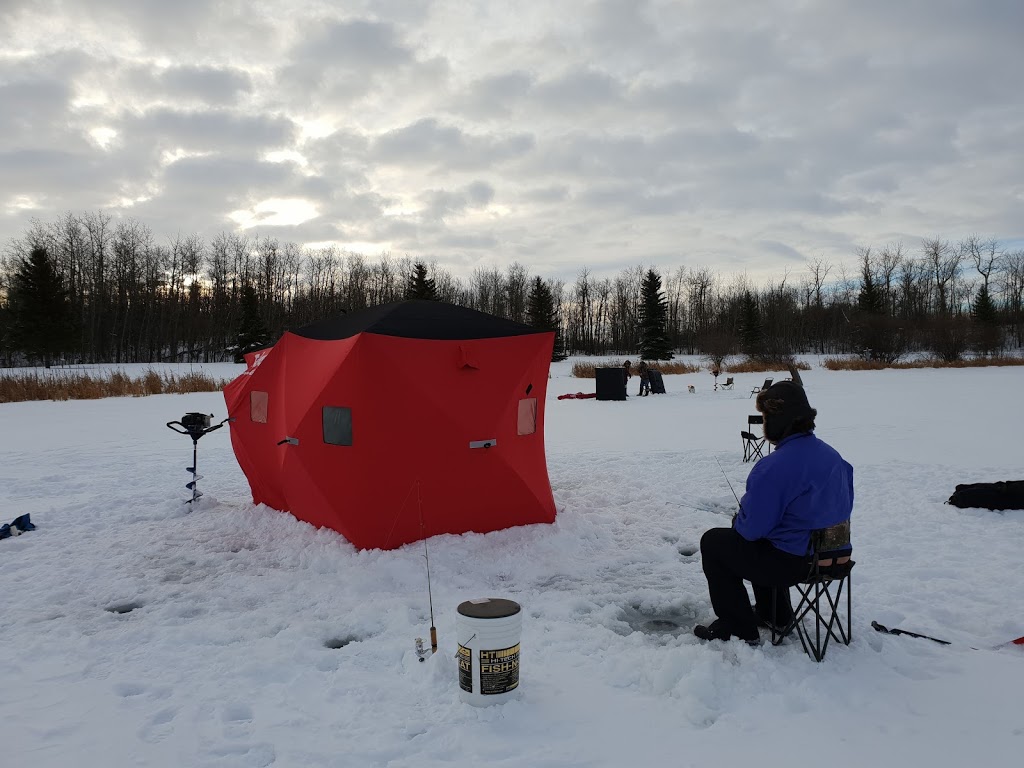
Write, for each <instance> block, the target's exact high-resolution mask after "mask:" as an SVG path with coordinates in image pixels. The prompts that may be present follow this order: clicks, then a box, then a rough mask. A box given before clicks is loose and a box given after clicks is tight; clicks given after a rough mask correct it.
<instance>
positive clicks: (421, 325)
mask: <svg viewBox="0 0 1024 768" xmlns="http://www.w3.org/2000/svg"><path fill="white" fill-rule="evenodd" d="M292 333H294V334H295V335H297V336H304V337H305V338H307V339H319V340H321V341H329V340H332V339H347V338H349V337H351V336H355V335H356V334H358V333H376V334H378V335H380V336H403V337H405V338H408V339H449V340H451V339H493V338H500V337H503V336H524V335H526V334H529V333H543V331H540V330H538V329H536V328H533V327H531V326H529V325H523V324H522V323H516V322H513V321H512V320H505V319H504V318H501V317H495V316H494V315H488V314H487V313H485V312H478V311H477V310H475V309H468V308H466V307H459V306H456V305H455V304H445V303H443V302H440V301H420V300H411V301H399V302H395V303H394V304H383V305H381V306H379V307H370V308H368V309H363V310H360V311H358V312H352V313H350V314H347V315H338V316H337V317H331V318H328V319H327V320H321V321H320V322H317V323H311V324H310V325H307V326H304V327H302V328H298V329H297V330H294V331H292Z"/></svg>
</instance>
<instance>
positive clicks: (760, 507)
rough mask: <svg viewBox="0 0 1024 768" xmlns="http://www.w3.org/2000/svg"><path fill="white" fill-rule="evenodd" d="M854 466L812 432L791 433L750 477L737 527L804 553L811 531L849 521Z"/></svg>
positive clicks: (745, 535) (785, 549) (779, 546)
mask: <svg viewBox="0 0 1024 768" xmlns="http://www.w3.org/2000/svg"><path fill="white" fill-rule="evenodd" d="M852 511H853V467H852V466H850V465H849V464H848V463H847V462H846V461H844V460H843V457H842V456H840V455H839V452H838V451H836V449H835V448H833V447H832V446H830V445H828V444H827V443H825V442H822V441H821V440H819V439H818V438H817V437H815V436H814V434H813V433H808V432H804V433H800V434H796V435H790V436H789V437H787V438H784V439H783V440H781V441H780V442H779V444H778V446H776V448H775V450H774V451H772V452H771V453H769V454H768V455H767V456H765V457H764V458H763V459H761V460H760V461H758V462H757V463H756V464H755V465H754V468H753V469H752V470H751V471H750V474H749V475H748V476H747V492H746V493H744V494H743V499H742V500H741V501H740V510H739V513H738V514H737V515H736V520H735V523H734V525H735V528H736V531H737V533H739V534H740V535H741V536H742V537H743V538H745V539H747V540H748V541H757V540H758V539H768V541H770V542H771V543H772V544H773V545H775V547H776V548H777V549H781V550H782V551H783V552H789V553H790V554H793V555H806V554H807V547H808V543H809V542H810V537H811V536H810V535H811V531H814V530H817V529H818V528H828V527H829V526H831V525H835V524H836V523H841V522H843V521H844V520H849V519H850V513H851V512H852Z"/></svg>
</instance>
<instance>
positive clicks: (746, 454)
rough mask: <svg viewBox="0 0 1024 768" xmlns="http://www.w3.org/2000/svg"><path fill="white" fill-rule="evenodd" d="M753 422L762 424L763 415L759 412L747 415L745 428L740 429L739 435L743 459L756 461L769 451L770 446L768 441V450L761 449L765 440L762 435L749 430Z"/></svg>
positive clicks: (770, 449)
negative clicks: (741, 440) (741, 442)
mask: <svg viewBox="0 0 1024 768" xmlns="http://www.w3.org/2000/svg"><path fill="white" fill-rule="evenodd" d="M755 424H764V416H761V415H760V414H753V415H750V416H747V429H746V430H740V437H741V438H743V461H744V462H747V461H757V460H758V459H763V458H764V454H765V453H771V451H772V446H771V443H768V450H767V451H763V449H764V446H765V443H766V442H767V440H766V439H765V437H764V436H759V435H756V434H754V433H753V432H751V431H750V427H752V426H753V425H755Z"/></svg>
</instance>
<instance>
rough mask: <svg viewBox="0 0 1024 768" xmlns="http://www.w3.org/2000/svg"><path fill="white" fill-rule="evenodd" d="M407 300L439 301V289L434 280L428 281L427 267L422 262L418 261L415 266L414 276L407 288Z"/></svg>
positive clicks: (410, 278)
mask: <svg viewBox="0 0 1024 768" xmlns="http://www.w3.org/2000/svg"><path fill="white" fill-rule="evenodd" d="M405 298H407V299H425V300H427V301H437V288H436V287H435V286H434V281H433V280H429V279H427V265H426V264H424V263H423V262H422V261H417V262H416V263H415V264H414V265H413V269H412V274H411V275H410V276H409V282H408V284H407V285H406V287H405Z"/></svg>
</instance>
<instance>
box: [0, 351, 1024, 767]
mask: <svg viewBox="0 0 1024 768" xmlns="http://www.w3.org/2000/svg"><path fill="white" fill-rule="evenodd" d="M808 360H809V361H810V362H811V363H812V365H813V368H812V370H811V371H807V372H804V374H803V378H804V382H805V384H806V386H807V389H808V393H809V397H810V400H811V404H812V405H813V406H814V407H816V408H817V409H818V411H819V416H818V435H819V436H820V437H822V438H823V439H824V440H826V441H827V442H829V443H831V444H832V445H834V446H835V447H836V448H837V449H838V450H839V451H840V452H841V453H842V454H843V455H844V457H845V458H846V459H847V460H849V461H850V462H851V463H852V464H853V466H854V469H855V485H856V494H857V497H856V503H855V507H854V518H853V536H854V556H855V559H856V560H857V567H856V568H855V569H854V572H853V590H854V591H853V601H854V628H853V632H854V639H853V644H852V645H851V646H850V647H848V648H847V647H843V646H835V645H833V646H831V647H830V648H829V652H828V656H827V657H826V659H825V661H824V663H822V664H815V663H814V662H813V661H811V660H810V659H809V658H808V657H807V656H805V655H804V653H803V651H802V650H801V648H800V644H799V641H797V640H796V639H795V638H793V639H792V640H790V641H787V642H786V643H785V644H783V645H782V646H780V647H771V646H770V645H768V646H762V647H760V648H750V647H748V646H746V645H745V644H741V643H737V642H733V643H712V644H704V643H700V642H698V641H697V640H696V639H695V638H694V637H693V636H692V634H691V633H690V630H691V628H692V626H693V624H694V623H696V622H697V621H703V620H706V619H709V618H711V611H710V604H709V601H708V597H707V587H706V583H705V581H704V576H703V573H702V571H701V567H700V558H699V554H697V546H698V542H699V540H700V536H701V534H702V533H703V531H704V530H706V529H707V528H709V527H714V526H722V525H728V523H729V518H728V517H727V516H726V515H725V514H721V513H716V512H713V511H709V510H723V509H727V510H731V509H732V508H733V507H734V505H735V502H734V500H733V498H732V493H731V492H730V490H729V487H728V485H727V484H726V480H725V478H724V477H723V474H722V472H721V471H720V470H719V465H718V463H717V462H716V459H717V460H718V462H721V466H722V468H723V469H724V471H725V473H726V475H727V476H728V478H729V480H730V481H731V482H732V484H733V486H734V487H735V488H736V490H737V492H738V493H742V486H743V482H744V478H745V476H746V473H747V471H748V470H749V468H750V465H748V464H743V463H742V461H741V458H742V449H741V443H740V437H739V431H740V430H741V429H745V428H746V417H747V415H748V414H750V413H753V412H754V409H753V400H752V399H750V398H749V394H750V390H751V388H752V387H753V386H755V385H757V384H760V383H761V381H762V380H763V379H764V376H763V375H761V374H740V375H737V376H736V377H735V378H736V388H735V390H734V391H731V392H724V391H719V392H714V391H712V383H713V380H712V378H711V376H710V375H709V374H707V373H706V372H702V373H699V374H691V375H685V376H667V377H666V379H665V382H666V387H667V389H668V393H667V394H665V395H658V396H651V397H646V398H642V399H640V398H636V397H632V396H631V397H630V398H629V400H628V401H626V402H614V403H605V402H597V401H595V400H561V401H559V400H557V399H556V397H557V396H558V395H559V394H564V393H569V392H577V391H590V392H592V391H593V388H594V382H593V380H578V379H573V378H571V377H570V376H569V370H570V362H571V361H566V362H564V363H558V364H555V365H553V366H552V378H551V380H550V381H549V388H548V402H547V408H548V410H547V425H546V441H547V456H548V467H549V473H550V477H551V483H552V487H553V490H554V496H555V501H556V503H557V506H558V509H559V514H558V519H557V521H556V522H555V524H554V525H538V526H530V527H523V528H516V529H511V530H506V531H499V532H496V533H491V534H487V535H465V536H440V537H435V538H432V539H431V540H430V541H429V546H430V565H431V575H432V586H433V602H434V612H435V619H436V625H437V628H438V634H439V639H440V646H441V651H442V652H441V653H438V654H437V655H435V656H433V657H431V658H430V659H428V660H427V662H426V663H423V664H419V663H417V659H416V656H415V653H414V651H413V640H414V638H415V637H417V636H426V635H427V633H428V627H429V617H428V603H427V584H426V576H425V569H424V558H423V545H422V543H420V544H415V545H410V546H408V547H405V548H402V549H399V550H396V551H390V552H383V551H363V552H359V551H356V550H355V549H354V548H353V547H352V546H351V545H349V544H348V543H347V542H346V541H345V540H344V539H342V538H341V537H340V536H338V535H336V534H334V533H333V532H330V531H326V530H314V529H313V528H312V527H310V526H308V525H306V524H304V523H300V522H297V521H296V520H295V519H293V518H292V517H290V516H289V515H286V514H281V513H279V512H275V511H273V510H270V509H267V508H264V507H254V506H253V505H252V503H251V496H249V490H248V485H247V483H246V481H245V478H244V476H243V475H242V473H241V471H240V470H239V468H238V465H237V463H236V462H235V459H234V455H233V454H232V452H231V447H230V442H229V436H228V431H227V428H225V429H223V430H220V431H218V432H214V433H212V434H210V435H208V436H206V437H204V438H203V439H202V440H201V441H200V443H199V468H200V472H201V473H202V474H203V475H205V479H204V480H202V481H201V482H200V488H201V489H202V490H204V491H205V493H206V496H205V497H204V498H203V499H202V502H201V504H200V505H199V506H198V508H196V509H194V510H192V509H191V507H190V506H187V505H183V504H182V500H183V499H184V498H187V496H188V494H189V492H188V491H187V490H186V489H185V487H184V484H185V483H186V482H187V480H188V479H189V476H188V475H187V474H186V472H185V471H184V468H185V466H186V465H188V464H190V463H191V458H192V443H191V440H189V439H188V438H187V437H184V436H181V435H177V434H175V433H173V432H172V431H171V430H169V429H167V428H166V427H165V426H164V424H165V422H168V421H171V420H175V419H178V418H180V417H181V416H182V415H183V414H184V413H185V412H187V411H205V412H207V413H213V414H214V416H215V418H216V419H218V420H219V419H222V418H224V416H225V415H226V414H225V406H224V401H223V399H222V397H221V395H220V394H219V393H208V394H195V395H162V396H156V397H148V398H127V399H109V400H101V401H90V402H85V401H76V402H43V403H15V404H6V405H0V435H2V438H3V439H2V442H0V485H2V487H3V488H4V490H5V496H6V503H5V504H4V509H5V510H6V512H5V513H0V523H3V522H9V521H10V520H11V519H13V518H14V517H16V516H18V515H20V514H22V513H26V512H28V513H31V515H32V520H33V522H34V523H36V524H37V526H38V530H36V531H32V532H30V533H27V534H25V535H23V536H21V537H18V538H10V539H6V540H3V541H0V595H2V598H0V605H2V612H3V613H2V622H0V649H2V652H3V657H4V664H3V672H2V678H0V722H2V723H3V732H4V737H3V746H2V747H0V766H3V768H69V767H72V766H74V767H82V768H91V767H92V766H97V767H100V766H102V767H103V768H120V767H121V766H154V767H161V768H162V767H167V768H172V767H173V768H182V767H184V766H188V767H190V768H191V767H193V766H196V767H200V766H201V767H206V766H210V767H221V766H223V767H224V768H228V767H229V766H231V767H233V766H282V767H283V766H295V767H296V768H299V767H303V768H307V767H308V768H316V767H319V766H345V767H349V766H352V767H355V768H359V767H361V766H393V767H395V768H398V767H399V766H402V767H408V768H427V767H428V766H442V765H443V766H450V767H452V768H478V766H485V765H486V766H529V767H531V768H548V767H550V768H570V767H577V766H579V767H580V768H582V767H584V766H610V767H611V766H614V768H622V767H623V766H657V765H664V766H691V765H692V766H707V765H714V766H748V765H761V766H765V765H767V766H782V765H793V764H795V763H796V762H800V763H809V764H812V765H828V766H859V767H863V766H908V765H927V766H930V768H936V767H938V766H968V765H986V766H1011V765H1020V764H1021V763H1022V761H1024V706H1022V704H1021V691H1024V651H1022V650H1020V649H1016V648H1010V649H1006V650H1000V651H993V650H984V648H985V647H987V646H993V645H996V644H999V643H1001V642H1003V641H1006V640H1009V639H1012V638H1016V637H1018V636H1020V635H1024V566H1022V565H1021V561H1022V551H1024V512H1006V513H998V512H989V511H983V510H958V509H956V508H954V507H950V506H947V505H944V504H943V502H944V501H945V500H946V499H947V498H948V497H949V495H950V494H951V493H952V491H953V489H954V486H955V485H956V484H957V483H960V482H978V481H994V480H1009V479H1024V460H1022V456H1024V438H1022V436H1024V419H1022V417H1021V406H1020V403H1021V393H1022V392H1024V369H1020V368H978V369H962V370H952V369H950V370H931V369H925V370H906V371H882V372H829V371H826V370H824V369H822V368H820V367H818V365H817V361H816V359H815V358H808ZM197 367H198V366H197ZM144 368H145V366H138V367H137V368H135V369H134V370H132V372H134V373H138V372H139V371H141V370H143V369H144ZM188 368H189V367H188V366H180V367H177V369H176V370H182V369H185V370H188ZM203 368H204V369H205V370H207V371H208V372H210V373H212V374H213V375H216V376H223V377H225V378H227V377H233V376H234V375H236V374H237V373H238V372H240V371H241V370H242V366H235V365H228V364H223V365H209V366H204V367H203ZM130 370H131V369H130ZM784 376H785V374H784V373H781V372H779V373H776V374H775V378H776V379H780V378H783V377H784ZM723 379H724V377H723ZM689 384H693V385H694V386H695V387H696V393H694V394H689V393H687V391H686V387H687V385H689ZM636 387H638V380H637V379H636V378H634V379H633V380H632V381H631V383H630V394H631V395H634V394H635V393H636V389H635V388H636ZM487 596H492V597H506V598H510V599H513V600H516V601H517V602H519V603H521V604H522V606H523V610H524V623H523V633H522V667H521V683H520V691H519V694H518V695H517V698H515V699H514V700H512V701H509V702H507V703H504V704H501V705H498V706H492V707H487V708H480V709H478V708H474V707H471V706H469V705H467V704H464V703H462V702H460V701H459V698H458V683H457V670H456V663H455V661H454V659H453V655H454V652H455V623H456V619H455V617H456V606H457V605H458V604H459V603H460V602H462V601H464V600H467V599H472V598H477V597H487ZM872 619H875V620H878V621H880V622H881V623H883V624H887V625H890V626H892V625H895V626H900V627H904V628H907V629H911V630H915V631H917V632H922V633H925V634H929V635H934V636H938V637H943V638H946V639H948V640H951V641H953V643H954V644H953V645H951V646H941V645H937V644H934V643H931V642H929V641H927V640H915V639H910V638H905V637H890V636H883V635H880V634H878V633H876V632H874V631H873V630H872V629H871V627H870V622H871V620H872ZM339 646H340V647H339ZM971 646H974V647H977V648H982V649H983V650H972V648H971Z"/></svg>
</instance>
